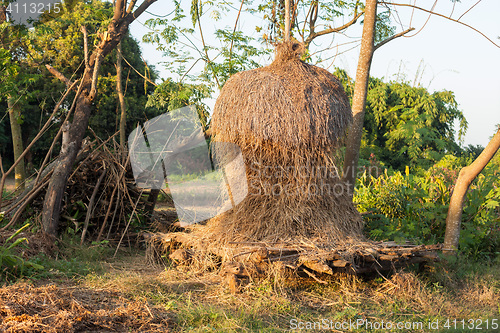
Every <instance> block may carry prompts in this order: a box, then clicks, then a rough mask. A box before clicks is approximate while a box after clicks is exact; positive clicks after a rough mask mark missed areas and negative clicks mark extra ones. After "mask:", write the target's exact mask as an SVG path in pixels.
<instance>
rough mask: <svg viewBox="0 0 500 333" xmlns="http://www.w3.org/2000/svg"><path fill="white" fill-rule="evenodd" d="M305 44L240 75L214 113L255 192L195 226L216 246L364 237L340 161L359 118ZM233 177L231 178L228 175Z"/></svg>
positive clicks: (291, 45)
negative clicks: (305, 57)
mask: <svg viewBox="0 0 500 333" xmlns="http://www.w3.org/2000/svg"><path fill="white" fill-rule="evenodd" d="M303 51H304V47H303V45H302V44H300V43H298V42H285V43H282V44H279V45H277V47H276V57H275V60H274V62H273V63H272V64H271V65H269V66H266V67H262V68H258V69H254V70H249V71H244V72H240V73H237V74H235V75H234V76H232V77H231V78H230V79H229V80H228V81H227V83H226V84H225V85H224V88H223V89H222V91H221V93H220V96H219V98H218V99H217V102H216V104H215V108H214V113H213V117H212V134H213V142H215V144H214V150H215V152H216V154H218V155H219V156H224V155H227V154H230V152H225V151H224V150H225V149H226V147H228V146H229V145H224V144H221V145H218V144H217V142H229V143H234V144H236V145H238V147H239V148H240V149H241V151H242V155H243V158H244V161H245V166H246V178H247V182H248V190H249V193H248V195H247V197H246V198H245V199H244V200H243V201H242V202H241V203H239V204H238V205H236V207H234V208H233V209H231V210H229V211H227V212H226V213H224V214H221V215H219V216H217V217H215V218H213V219H211V220H210V221H209V222H208V223H207V225H206V226H195V227H194V228H193V230H192V231H193V234H192V235H193V236H195V237H199V238H200V239H204V240H206V244H209V245H210V246H227V245H228V244H232V243H234V242H240V243H241V242H292V243H297V242H298V243H300V242H304V241H307V242H313V243H315V244H318V245H325V246H335V245H338V244H339V243H344V242H346V241H352V240H361V239H362V238H363V237H362V232H361V231H362V225H363V223H362V219H361V216H360V214H359V213H358V211H357V210H356V209H355V207H354V206H353V204H352V202H351V200H350V197H349V195H348V193H347V192H346V190H347V187H346V186H344V184H343V182H342V181H341V179H340V177H339V173H338V170H337V168H336V165H335V163H334V157H335V155H336V152H337V149H338V147H339V145H340V143H341V142H342V139H343V138H344V136H345V130H346V128H347V127H348V125H349V123H350V122H351V120H352V113H351V109H350V106H349V100H348V98H347V96H346V94H345V92H344V89H343V88H342V85H341V83H340V82H339V80H338V79H337V78H336V77H335V76H333V75H332V74H330V73H329V72H328V71H326V70H324V69H322V68H319V67H316V66H312V65H309V64H307V63H305V62H303V61H301V60H300V57H301V55H302V54H303ZM228 177H231V175H228Z"/></svg>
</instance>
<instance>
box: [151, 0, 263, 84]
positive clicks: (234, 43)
mask: <svg viewBox="0 0 500 333" xmlns="http://www.w3.org/2000/svg"><path fill="white" fill-rule="evenodd" d="M190 4H191V6H190V8H189V12H190V15H189V17H186V16H185V15H184V11H185V10H187V8H183V7H181V4H180V3H176V7H175V10H174V11H173V12H172V13H171V14H170V17H169V18H167V19H164V18H155V19H150V20H148V21H146V26H148V27H149V28H150V29H151V31H150V32H148V33H147V34H146V35H144V37H143V41H144V42H145V43H152V44H155V45H156V46H157V49H158V50H161V51H163V52H164V55H165V58H166V59H167V60H166V61H165V62H163V64H164V65H165V67H166V68H167V69H168V70H170V71H171V72H173V73H177V74H178V75H179V76H181V77H182V79H184V78H187V79H188V80H190V81H192V82H200V80H201V81H202V82H205V84H207V85H208V86H210V87H214V86H216V87H217V88H221V87H222V86H223V85H224V83H225V82H226V81H227V79H228V78H229V77H230V76H231V75H232V74H234V73H237V72H239V71H242V70H248V69H252V68H256V67H258V66H259V64H258V63H257V62H256V60H255V59H257V57H259V56H261V55H264V54H268V53H270V50H267V49H263V48H261V47H258V46H256V45H253V43H254V42H255V39H254V38H252V37H250V36H248V35H247V34H244V33H243V32H242V31H238V30H236V29H235V28H234V27H230V26H227V25H226V22H227V21H225V22H222V21H220V23H218V21H219V20H220V18H221V17H222V15H223V14H224V13H225V12H228V11H229V9H231V8H234V6H235V4H233V3H231V2H227V1H220V2H219V1H209V2H203V4H207V5H208V6H202V2H201V1H198V0H193V1H191V2H190ZM205 7H207V9H205ZM208 16H210V25H213V23H214V21H215V26H214V29H213V32H212V31H210V30H208V29H207V28H205V25H204V22H205V20H207V19H208ZM200 24H201V27H200ZM190 26H192V27H193V28H191V27H190ZM207 26H208V24H207ZM186 27H189V28H186ZM200 30H201V32H202V33H203V36H202V42H203V45H199V43H194V42H193V40H195V39H197V38H200V36H201V32H200ZM212 33H213V36H214V37H215V38H216V40H217V43H214V44H208V41H211V39H210V38H209V37H208V36H209V35H210V34H212ZM199 60H202V61H203V62H204V65H203V69H202V71H201V73H199V74H190V71H191V70H192V69H193V67H194V66H195V65H196V64H197V63H198V61H199ZM182 79H181V80H182Z"/></svg>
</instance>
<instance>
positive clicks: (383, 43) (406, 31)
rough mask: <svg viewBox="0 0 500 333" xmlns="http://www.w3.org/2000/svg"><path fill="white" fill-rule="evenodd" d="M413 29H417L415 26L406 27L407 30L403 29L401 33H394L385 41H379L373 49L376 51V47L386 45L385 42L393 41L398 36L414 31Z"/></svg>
mask: <svg viewBox="0 0 500 333" xmlns="http://www.w3.org/2000/svg"><path fill="white" fill-rule="evenodd" d="M413 30H415V28H409V29H406V30H405V31H401V32H400V33H397V34H395V35H392V36H391V37H389V38H386V39H384V40H383V41H381V42H380V43H378V44H377V45H375V46H374V48H373V51H375V50H376V49H378V48H379V47H381V46H384V45H385V44H387V43H389V42H390V41H392V40H394V39H396V38H398V37H401V36H404V35H406V34H407V33H409V32H410V31H413Z"/></svg>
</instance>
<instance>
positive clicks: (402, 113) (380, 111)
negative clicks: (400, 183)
mask: <svg viewBox="0 0 500 333" xmlns="http://www.w3.org/2000/svg"><path fill="white" fill-rule="evenodd" d="M334 74H335V75H337V76H338V77H339V79H340V81H341V82H342V84H343V86H344V89H345V90H346V93H347V94H348V96H349V98H352V94H353V93H354V89H353V87H354V82H353V81H352V79H350V78H349V77H348V76H347V75H346V73H345V72H344V71H342V70H338V69H337V70H336V71H335V72H334ZM365 112H366V113H365V120H364V132H363V139H362V148H361V158H364V159H368V157H369V156H370V155H371V154H372V153H374V154H375V156H376V157H377V158H378V159H379V160H380V161H381V162H382V163H383V164H384V165H386V166H387V167H392V168H394V169H397V170H400V171H403V170H404V168H405V166H406V165H409V166H411V167H425V168H428V167H430V166H432V165H433V164H434V163H436V162H437V161H439V160H440V159H441V158H442V157H443V156H444V155H445V154H450V153H451V154H462V150H461V148H460V146H459V142H456V139H455V134H456V132H455V130H454V125H455V123H456V122H459V129H458V140H459V141H460V140H461V139H462V138H463V136H464V134H465V131H466V129H467V121H466V120H465V117H464V115H463V113H462V111H460V110H459V109H458V104H457V102H456V100H455V96H454V95H453V93H452V92H451V91H437V92H434V93H431V92H429V91H428V90H427V89H425V88H422V87H412V86H411V85H410V84H409V83H405V82H394V81H391V82H384V81H382V80H381V79H377V78H370V81H369V84H368V95H367V100H366V111H365ZM465 155H468V153H466V154H465ZM465 155H464V156H465Z"/></svg>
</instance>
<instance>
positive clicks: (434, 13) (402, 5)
mask: <svg viewBox="0 0 500 333" xmlns="http://www.w3.org/2000/svg"><path fill="white" fill-rule="evenodd" d="M379 3H380V4H385V5H393V6H401V7H410V8H415V9H418V10H421V11H423V12H426V13H429V14H432V15H436V16H439V17H442V18H445V19H447V20H450V21H452V22H455V23H458V24H461V25H464V26H466V27H467V28H469V29H472V30H474V31H475V32H477V33H478V34H480V35H481V36H483V37H484V38H486V39H487V40H488V41H489V42H490V43H491V44H493V45H495V46H496V47H498V48H500V45H498V44H497V43H495V42H494V41H493V40H491V39H490V38H489V37H488V36H486V35H485V34H484V33H482V32H481V31H479V30H478V29H476V28H474V27H473V26H471V25H468V24H467V23H464V22H461V21H459V20H456V19H453V18H451V17H448V16H446V15H443V14H439V13H436V12H433V11H432V10H428V9H425V8H422V7H418V6H414V5H410V4H406V3H392V2H384V1H381V2H379Z"/></svg>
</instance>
